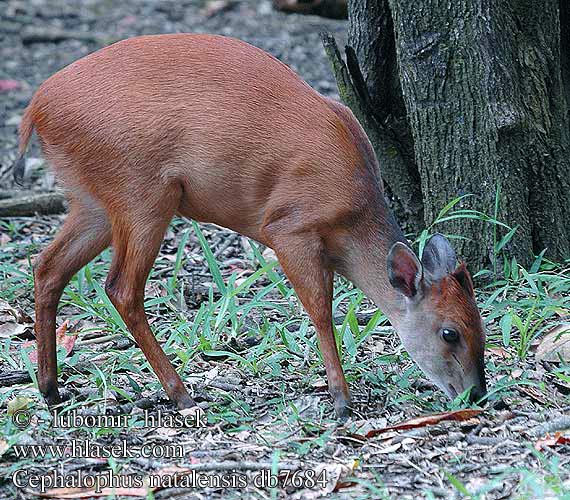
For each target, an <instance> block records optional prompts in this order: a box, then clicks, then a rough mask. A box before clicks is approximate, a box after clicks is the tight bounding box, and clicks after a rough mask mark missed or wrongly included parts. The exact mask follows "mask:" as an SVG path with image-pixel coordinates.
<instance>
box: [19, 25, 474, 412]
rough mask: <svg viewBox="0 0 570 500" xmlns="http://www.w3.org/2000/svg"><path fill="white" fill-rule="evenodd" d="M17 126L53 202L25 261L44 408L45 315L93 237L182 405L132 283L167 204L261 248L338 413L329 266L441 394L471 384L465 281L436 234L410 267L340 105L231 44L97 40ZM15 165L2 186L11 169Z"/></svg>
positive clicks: (162, 225) (121, 305)
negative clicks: (39, 163) (297, 305)
mask: <svg viewBox="0 0 570 500" xmlns="http://www.w3.org/2000/svg"><path fill="white" fill-rule="evenodd" d="M34 128H35V130H36V132H37V134H38V136H39V138H40V141H41V144H42V148H43V152H44V155H45V157H46V159H47V160H48V161H49V163H50V164H51V165H52V167H53V169H54V170H55V172H56V174H57V176H58V178H59V179H60V181H61V182H62V183H63V184H64V185H65V186H66V187H67V189H68V191H69V200H70V212H69V215H68V217H67V220H66V221H65V224H64V225H63V228H62V229H61V231H60V232H59V234H58V235H57V237H56V238H55V240H54V241H53V242H52V243H51V244H50V245H49V246H48V247H47V248H46V249H45V250H44V251H43V252H42V254H41V255H40V257H39V258H38V260H37V262H36V265H35V304H36V305H35V307H36V335H37V341H38V353H39V356H38V382H39V388H40V390H41V392H42V393H43V394H44V395H45V397H46V399H47V401H48V402H49V403H57V402H58V401H59V393H58V389H57V362H56V341H55V326H56V310H57V305H58V302H59V299H60V297H61V294H62V291H63V289H64V287H65V285H66V284H67V283H68V281H69V280H70V278H71V277H72V276H73V275H74V274H75V273H76V272H77V271H78V270H79V269H81V267H82V266H84V265H85V264H86V263H88V262H89V261H90V260H91V259H93V258H94V257H95V256H96V255H97V254H99V253H100V252H101V251H102V250H103V249H104V248H106V247H107V246H109V245H112V247H113V251H114V253H113V262H112V264H111V269H110V272H109V275H108V277H107V282H106V286H105V290H106V292H107V294H108V296H109V298H110V300H111V301H112V303H113V304H114V305H115V307H116V309H117V310H118V311H119V313H120V314H121V316H122V318H123V319H124V321H125V324H126V325H127V327H128V328H129V330H130V332H131V333H132V335H133V337H134V338H135V340H136V342H137V344H138V345H139V347H140V348H141V349H142V351H143V352H144V354H145V356H146V357H147V359H148V361H149V362H150V365H151V366H152V368H153V369H154V371H155V373H156V374H157V376H158V378H159V379H160V381H161V383H162V385H163V386H164V389H165V390H166V392H167V393H168V396H169V397H170V398H171V399H172V400H173V401H175V402H176V403H177V405H178V406H179V407H181V408H182V407H189V406H192V405H193V404H194V403H193V401H192V399H191V398H190V396H189V395H188V393H187V391H186V388H185V387H184V384H183V383H182V381H181V379H180V377H179V376H178V374H177V373H176V371H175V370H174V368H173V366H172V365H171V363H170V361H169V360H168V358H167V357H166V355H165V354H164V352H163V351H162V349H161V347H160V345H159V344H158V342H157V341H156V339H155V337H154V336H153V334H152V332H151V329H150V328H149V325H148V322H147V318H146V316H145V312H144V307H143V299H144V288H145V281H146V279H147V276H148V274H149V272H150V269H151V267H152V265H153V262H154V260H155V258H156V255H157V253H158V251H159V248H160V244H161V242H162V239H163V236H164V233H165V230H166V228H167V226H168V224H169V222H170V220H171V219H172V217H173V216H174V215H175V214H179V215H181V216H184V217H191V218H193V219H196V220H198V221H204V222H212V223H215V224H218V225H220V226H224V227H227V228H231V229H233V230H235V231H238V232H240V233H242V234H244V235H246V236H249V237H250V238H253V239H255V240H257V241H259V242H261V243H263V244H265V245H267V246H269V247H271V248H273V249H274V250H275V252H276V254H277V257H278V258H279V262H280V264H281V266H282V268H283V271H284V272H285V274H286V275H287V277H288V278H289V280H290V282H291V284H292V285H293V287H294V288H295V290H296V292H297V295H298V296H299V299H300V300H301V302H302V304H303V305H304V307H305V309H306V311H307V312H308V314H309V315H310V317H311V318H312V320H313V323H314V325H315V328H316V331H317V335H318V339H319V344H320V349H321V352H322V355H323V359H324V363H325V368H326V373H327V378H328V384H329V390H330V393H331V395H332V397H333V399H334V405H335V409H336V411H337V414H338V415H339V416H342V415H344V414H345V413H346V412H347V406H348V405H349V402H350V396H349V390H348V386H347V384H346V381H345V378H344V374H343V370H342V366H341V363H340V361H339V356H338V353H337V350H336V344H335V338H334V334H333V329H332V314H331V298H332V293H333V273H334V272H335V271H337V272H339V273H340V274H342V275H344V276H346V277H347V278H348V279H350V280H352V281H353V282H354V283H355V284H356V285H357V286H358V287H360V288H361V289H362V290H363V291H364V292H365V293H366V294H367V295H368V296H369V297H370V298H371V299H372V300H373V301H374V302H375V303H376V304H377V305H378V307H379V308H381V309H382V311H384V312H385V313H386V315H387V316H388V318H389V319H390V321H391V322H392V324H393V325H394V327H395V329H396V331H397V332H398V334H399V335H400V338H401V340H402V343H403V345H404V346H405V348H406V349H407V350H408V351H409V353H410V355H411V356H412V358H413V359H414V360H415V361H416V362H417V363H418V364H419V366H420V367H421V368H422V369H423V370H424V371H425V373H426V374H427V375H428V376H429V377H430V378H431V379H432V380H433V381H434V382H435V383H436V384H437V385H438V386H439V387H441V388H442V389H443V390H444V391H445V392H446V393H447V394H448V395H449V396H451V397H453V396H455V395H457V394H458V393H461V392H462V391H464V390H465V389H467V388H469V387H473V388H474V389H473V390H472V391H471V397H472V398H474V399H475V398H479V397H481V396H482V395H483V394H484V393H485V375H484V365H483V351H484V344H485V337H484V333H483V326H482V323H481V317H480V315H479V311H478V309H477V306H476V303H475V299H474V294H473V285H472V282H471V278H470V276H469V273H468V271H467V269H466V268H465V266H464V265H463V264H461V265H459V267H456V259H455V254H454V252H453V250H452V249H451V247H450V245H449V242H448V241H447V240H446V239H445V238H444V237H443V236H440V235H437V236H435V237H433V238H432V239H430V240H429V242H428V243H427V245H426V247H425V252H424V254H423V259H422V262H420V261H419V260H418V258H417V257H416V256H415V255H414V253H413V252H412V250H410V248H409V247H408V246H407V243H406V239H405V238H404V235H403V234H402V231H401V230H400V228H399V227H398V225H397V223H396V222H395V220H394V217H393V216H392V214H391V213H390V210H389V208H388V207H387V205H386V202H385V200H384V194H383V185H382V181H381V179H380V171H379V166H378V162H377V159H376V156H375V154H374V151H373V149H372V147H371V145H370V143H369V141H368V139H367V137H366V135H365V133H364V131H363V130H362V128H361V127H360V125H359V123H358V122H357V120H356V119H355V117H354V116H353V114H352V113H351V111H350V110H349V109H348V108H347V107H345V106H343V105H342V104H339V103H337V102H335V101H333V100H331V99H328V98H326V97H323V96H322V95H320V94H319V93H317V92H316V91H314V90H313V89H312V88H311V87H309V86H308V85H307V84H306V83H305V82H304V81H303V80H301V79H300V78H299V77H298V76H297V75H296V74H295V73H294V72H293V71H291V70H290V69H289V68H288V67H287V66H286V65H285V64H283V63H281V62H279V61H278V60H277V59H275V58H273V57H272V56H270V55H269V54H267V53H265V52H263V51H262V50H260V49H258V48H256V47H253V46H251V45H248V44H246V43H244V42H241V41H239V40H235V39H232V38H226V37H222V36H214V35H190V34H177V35H157V36H142V37H138V38H132V39H129V40H125V41H122V42H119V43H116V44H114V45H111V46H109V47H106V48H104V49H102V50H99V51H97V52H95V53H93V54H91V55H89V56H87V57H84V58H83V59H80V60H79V61H76V62H75V63H73V64H71V65H70V66H68V67H66V68H64V69H63V70H61V71H59V72H58V73H56V74H55V75H54V76H52V77H51V78H49V79H48V80H47V81H46V82H44V83H43V84H42V85H41V86H40V88H39V89H38V91H37V92H36V93H35V95H34V97H33V99H32V101H31V103H30V105H29V106H28V108H27V109H26V111H25V113H24V117H23V120H22V123H21V126H20V135H21V137H20V154H21V155H23V154H24V152H25V149H26V146H27V143H28V141H29V139H30V135H31V133H32V130H33V129H34ZM22 162H23V160H22V157H20V160H19V161H18V163H17V164H16V168H15V175H16V178H18V177H21V174H22Z"/></svg>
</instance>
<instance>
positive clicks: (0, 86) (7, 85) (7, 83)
mask: <svg viewBox="0 0 570 500" xmlns="http://www.w3.org/2000/svg"><path fill="white" fill-rule="evenodd" d="M20 87H21V83H20V82H19V81H18V80H0V92H9V91H10V90H17V89H19V88H20Z"/></svg>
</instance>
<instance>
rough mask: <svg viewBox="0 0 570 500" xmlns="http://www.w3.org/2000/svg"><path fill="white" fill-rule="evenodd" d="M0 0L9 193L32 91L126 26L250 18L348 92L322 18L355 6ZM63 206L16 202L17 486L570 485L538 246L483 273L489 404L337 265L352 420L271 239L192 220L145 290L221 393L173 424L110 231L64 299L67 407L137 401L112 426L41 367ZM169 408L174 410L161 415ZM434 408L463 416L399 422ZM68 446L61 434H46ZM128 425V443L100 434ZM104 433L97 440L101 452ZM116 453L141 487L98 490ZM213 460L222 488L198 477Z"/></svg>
mask: <svg viewBox="0 0 570 500" xmlns="http://www.w3.org/2000/svg"><path fill="white" fill-rule="evenodd" d="M0 8H1V9H2V12H0V44H1V45H0V165H1V168H0V182H1V184H0V186H1V187H0V193H1V192H2V191H3V190H5V191H8V190H10V191H11V190H13V189H15V187H14V186H13V185H12V181H11V173H10V171H9V168H8V165H10V164H11V163H12V161H13V160H14V159H15V156H16V147H17V146H16V145H17V140H16V128H17V124H18V121H19V119H20V117H21V114H22V112H23V109H24V108H25V106H26V104H27V103H28V101H29V99H30V97H31V96H32V94H33V91H34V89H35V88H36V87H37V86H38V85H39V84H40V83H41V82H42V81H43V80H45V79H46V78H47V77H49V76H50V75H51V74H53V73H54V72H56V71H57V70H58V69H60V68H62V67H63V66H65V65H67V64H69V63H70V62H72V61H74V60H75V59H77V58H79V57H81V56H83V55H85V54H87V53H89V52H92V51H93V50H95V49H97V48H99V47H101V46H104V45H106V44H108V43H111V42H112V41H114V40H117V39H121V38H125V37H129V36H133V35H137V34H143V33H144V34H148V33H165V32H184V31H185V32H212V33H221V34H226V35H232V36H236V37H239V38H242V39H244V40H246V41H249V42H252V43H254V44H255V45H258V46H259V47H261V48H263V49H265V50H267V51H269V52H270V53H272V54H273V55H275V56H277V57H278V58H280V59H281V60H283V61H284V62H285V63H287V64H289V65H290V66H291V67H292V68H293V69H295V70H296V71H297V72H298V73H299V74H300V75H301V76H302V77H303V78H304V79H306V80H307V81H308V82H309V83H310V84H311V85H312V86H313V87H315V88H316V89H317V90H319V91H321V92H322V93H324V94H326V95H330V96H333V97H336V87H335V84H334V81H333V77H332V75H331V72H330V71H329V67H328V64H327V61H326V59H325V56H324V52H323V50H322V48H321V45H320V39H319V32H320V31H321V30H327V31H331V32H332V33H334V34H335V36H336V37H337V39H338V40H339V42H340V44H342V42H343V41H344V40H345V38H346V33H345V32H346V28H347V24H346V22H345V21H333V20H327V19H322V18H317V17H311V16H305V17H304V16H296V15H285V14H282V13H278V12H275V11H274V10H273V9H272V8H271V3H270V2H268V1H258V2H256V1H221V2H219V1H217V2H213V1H210V2H206V1H176V2H174V1H172V2H171V1H158V0H152V1H151V0H143V1H140V0H123V1H122V2H113V1H110V0H107V1H102V0H88V1H84V0H34V1H30V0H8V1H6V0H5V1H0ZM26 170H27V177H26V186H25V188H21V193H22V194H24V193H25V192H27V191H29V190H34V191H51V190H53V189H54V181H53V178H52V177H51V176H50V174H49V173H48V172H47V170H46V168H45V165H44V164H43V161H42V160H41V157H40V155H39V149H38V146H37V144H35V143H34V145H33V146H32V148H31V150H30V152H29V154H28V160H27V169H26ZM62 220H63V216H58V215H52V216H41V217H40V216H36V217H12V218H5V219H0V409H1V410H0V428H1V429H2V433H1V434H0V457H1V460H0V499H4V498H6V499H8V498H10V499H11V498H36V493H37V491H38V488H39V487H41V486H42V484H41V483H39V484H38V482H40V481H43V486H44V492H43V493H42V496H43V497H46V498H58V499H59V498H61V499H62V498H95V497H97V496H99V497H100V496H101V495H103V496H105V497H109V498H136V497H137V496H138V497H142V498H156V499H161V498H165V499H166V498H180V499H182V498H258V499H266V498H272V499H273V498H299V499H311V498H320V497H325V496H326V497H327V498H339V499H340V498H370V499H378V498H410V499H413V498H439V497H442V498H461V497H470V498H485V499H499V498H570V444H569V443H570V435H569V433H568V429H569V428H570V417H569V416H568V415H569V413H570V365H569V364H568V359H569V357H570V355H569V354H568V342H566V345H563V344H562V345H561V342H560V340H558V341H556V340H553V337H555V336H556V332H559V333H560V332H563V331H564V330H565V329H568V321H569V317H570V310H569V303H570V277H569V265H568V263H566V264H565V266H557V265H554V264H552V263H549V262H548V261H547V260H546V259H537V261H536V262H535V265H533V267H532V268H530V269H527V270H525V269H522V268H521V267H520V266H518V265H517V264H516V262H505V263H504V266H503V268H502V269H501V270H500V273H495V278H494V279H493V282H492V283H491V284H489V285H487V286H485V287H482V288H480V289H479V290H478V292H477V297H478V302H479V305H480V307H481V311H482V314H483V317H484V319H485V323H486V327H487V330H488V339H487V340H488V345H487V350H486V359H487V370H488V378H489V380H488V385H489V388H490V394H489V398H488V399H489V401H488V402H487V403H486V404H485V406H483V407H481V408H479V407H477V406H469V405H467V404H466V403H465V402H464V401H463V400H462V399H461V397H458V398H456V400H454V401H452V402H450V401H448V400H447V399H446V398H445V396H444V395H443V394H442V393H441V392H440V391H439V390H437V389H436V388H434V387H433V386H432V385H431V384H430V383H429V382H428V381H427V380H426V378H425V377H424V376H423V375H422V373H421V372H420V371H419V369H418V368H417V367H416V366H415V365H414V364H413V363H412V362H411V360H410V359H409V357H408V356H407V354H406V353H405V351H404V350H403V349H402V348H401V346H400V344H399V342H398V340H397V337H396V335H395V333H394V332H393V330H392V328H391V327H390V326H389V325H388V324H387V322H386V319H385V317H384V316H383V315H382V313H381V312H379V311H377V310H376V309H375V308H374V307H373V306H372V304H371V303H370V302H369V301H368V300H367V299H366V298H364V297H363V295H362V293H361V292H359V291H358V290H357V289H354V288H353V287H352V286H351V285H350V284H349V283H347V282H346V281H344V280H342V279H338V280H337V282H336V287H335V295H334V317H335V323H336V330H337V335H338V339H339V342H340V343H341V344H342V362H343V366H344V370H345V373H346V374H347V378H348V380H349V384H350V386H351V390H352V393H353V397H354V404H353V410H354V412H353V416H352V417H351V418H350V419H349V420H348V421H347V422H344V423H341V422H338V421H337V420H336V419H335V417H334V412H333V408H332V405H331V401H330V398H329V396H328V394H327V391H326V381H325V374H324V368H323V364H322V360H321V357H320V354H319V352H318V349H317V342H316V337H315V333H314V329H313V327H312V325H311V323H310V322H309V320H308V318H307V315H306V314H305V313H304V311H303V310H302V308H301V306H300V304H299V302H298V299H297V297H296V295H295V293H294V292H293V290H292V289H291V287H290V285H289V283H288V281H287V280H286V279H285V278H284V277H283V275H282V273H281V271H280V269H279V267H278V266H277V265H276V263H274V262H273V261H272V256H271V253H270V252H264V253H263V248H258V247H257V245H255V243H251V242H249V241H247V240H246V239H244V238H241V237H240V236H239V235H236V234H235V233H232V232H230V231H226V230H223V229H220V228H217V227H214V226H211V225H199V226H198V225H192V224H191V223H190V222H189V221H184V220H180V219H176V220H175V221H173V223H172V224H171V227H170V228H169V230H168V232H167V235H166V238H165V240H164V244H163V246H162V250H161V253H160V256H159V257H158V259H157V261H156V264H155V266H154V269H153V271H152V274H151V277H150V279H149V282H148V284H147V294H146V304H145V306H146V311H147V313H148V316H149V321H150V323H151V326H152V328H153V330H154V331H155V333H156V336H157V338H158V339H159V340H160V342H161V344H162V345H163V347H164V350H165V351H166V352H167V354H168V355H169V357H170V358H171V360H172V361H173V363H174V364H175V366H176V368H177V370H178V372H179V373H180V374H181V376H182V379H183V380H184V381H185V382H186V384H187V386H191V387H192V390H193V394H194V398H195V400H196V401H198V402H199V404H200V406H201V408H202V409H203V412H204V418H205V420H204V422H202V424H203V425H199V426H197V427H191V426H190V427H188V426H184V427H182V428H177V425H175V422H174V421H173V420H172V419H173V418H174V416H178V417H179V416H180V413H179V412H178V411H177V410H176V409H175V408H174V407H173V405H172V404H171V403H169V402H168V401H167V400H166V399H165V394H164V392H163V390H162V388H161V386H160V384H159V382H158V381H157V379H156V377H155V376H154V374H153V373H152V371H151V369H150V367H149V365H148V363H147V362H146V361H145V359H144V357H143V355H142V353H141V351H140V350H139V349H138V348H137V347H136V346H135V345H134V342H133V341H132V339H131V337H130V334H128V333H127V332H126V331H125V328H124V325H123V323H122V320H121V319H120V317H119V316H118V314H117V312H116V311H115V309H114V308H113V306H112V305H111V304H110V302H109V300H108V299H107V297H106V295H105V293H104V292H103V284H104V279H105V276H106V272H107V270H108V268H109V263H110V256H111V252H110V250H107V251H105V252H104V253H103V254H102V255H101V256H99V257H98V258H97V259H96V260H94V261H93V262H92V263H91V264H89V265H88V266H87V267H86V268H84V269H83V270H82V271H81V272H79V273H78V274H77V276H76V277H74V278H73V280H72V282H71V284H70V285H69V286H68V287H67V289H66V291H65V294H64V297H63V300H62V303H61V307H60V309H59V313H58V326H59V340H58V342H59V365H60V376H59V380H60V383H61V385H62V393H64V395H65V396H66V398H67V401H66V402H65V403H64V404H63V405H62V407H61V409H60V411H61V415H63V416H64V417H66V418H68V419H69V418H70V417H71V416H72V415H76V416H78V417H80V418H81V417H82V418H84V419H85V418H86V417H92V418H94V417H95V416H96V415H104V414H115V415H117V414H123V415H128V416H129V418H128V422H125V423H124V424H122V425H119V426H117V427H115V428H113V427H112V426H111V425H109V422H107V423H106V425H103V423H101V422H93V421H83V422H79V421H77V422H70V421H69V420H66V421H64V422H62V424H63V425H61V426H59V427H58V426H56V425H54V422H53V420H52V419H51V416H50V413H49V412H48V410H47V407H46V406H45V404H44V402H43V400H42V399H41V398H40V397H39V393H38V391H37V390H36V386H35V382H36V380H35V371H34V358H35V354H36V353H35V345H34V336H33V317H34V314H33V277H32V263H33V261H34V259H35V257H36V255H37V254H38V253H39V251H40V250H41V249H42V248H44V247H45V246H46V245H47V244H48V243H49V242H50V241H51V240H52V239H53V237H54V235H55V233H56V231H57V229H58V227H59V226H60V225H61V222H62ZM515 237H516V235H515ZM564 360H565V361H564ZM466 408H467V409H468V411H460V410H464V409H466ZM159 411H160V412H161V414H162V417H163V421H162V422H159V423H158V424H159V425H150V424H152V422H149V418H150V417H154V418H156V417H157V416H158V412H159ZM436 413H443V414H444V415H443V416H444V417H446V418H447V420H446V419H443V420H442V421H439V420H441V419H435V418H434V419H427V420H420V421H417V420H416V421H413V422H412V423H411V425H405V426H402V427H400V428H395V429H394V428H389V427H390V426H395V425H397V424H400V423H401V422H405V421H408V420H410V419H413V418H416V417H424V416H427V415H432V414H436ZM28 416H29V417H30V418H31V421H30V422H29V423H28V422H27V421H26V418H27V417H28ZM169 418H170V419H171V420H170V421H169V420H168V419H169ZM155 423H156V422H155ZM17 424H19V425H17ZM51 444H57V445H58V446H59V447H58V448H52V449H48V448H46V447H47V446H48V445H51ZM32 445H39V447H36V448H32V447H31V446H32ZM114 445H116V446H119V448H118V452H117V453H116V455H117V456H115V457H107V458H101V455H102V454H103V453H96V452H97V450H98V451H99V452H101V450H110V449H111V448H110V447H112V446H114ZM87 446H88V447H90V450H91V451H93V450H95V451H94V453H93V455H94V456H92V455H91V456H88V457H85V455H86V453H85V447H87ZM80 447H82V448H81V449H80ZM82 450H83V451H82ZM44 452H45V455H43V456H42V454H43V453H44ZM60 453H61V455H60ZM80 455H81V456H80ZM128 455H132V456H128ZM147 455H151V456H147ZM109 471H111V472H109ZM232 471H234V472H232ZM111 473H112V474H113V480H114V481H118V480H119V479H121V481H123V482H124V484H121V486H123V488H118V489H116V490H114V491H113V490H112V489H105V488H103V491H102V493H97V492H96V489H97V488H96V487H95V485H89V481H92V480H93V481H95V480H97V481H100V482H101V485H102V486H105V484H104V478H105V477H107V478H108V477H109V476H108V474H111ZM73 474H75V475H77V474H83V476H84V482H83V485H86V486H87V487H86V488H84V489H81V490H77V489H75V488H74V485H73V484H70V483H65V484H61V478H68V477H70V475H71V476H73ZM105 474H107V476H105ZM197 474H201V476H200V477H201V478H202V479H203V480H208V481H209V483H208V484H209V485H210V486H209V487H205V488H204V487H203V488H196V487H194V488H193V487H191V486H192V485H193V484H195V483H192V481H196V480H197V477H198V476H197ZM75 477H77V476H75ZM57 478H59V481H56V483H53V481H54V480H55V479H57ZM93 478H97V479H93ZM127 478H128V479H127ZM141 478H144V481H145V483H144V484H138V481H139V480H141ZM222 480H223V481H226V483H225V484H223V485H216V482H218V481H222ZM273 480H278V483H277V484H276V485H275V484H272V481H273ZM34 481H35V483H34ZM149 481H154V483H153V484H152V485H149ZM232 481H233V482H234V484H233V485H232ZM242 481H243V482H247V486H246V487H243V483H242ZM16 485H19V486H22V487H19V488H18V487H17V486H16ZM117 485H118V483H116V482H115V486H117ZM230 486H234V487H230ZM56 487H57V488H56Z"/></svg>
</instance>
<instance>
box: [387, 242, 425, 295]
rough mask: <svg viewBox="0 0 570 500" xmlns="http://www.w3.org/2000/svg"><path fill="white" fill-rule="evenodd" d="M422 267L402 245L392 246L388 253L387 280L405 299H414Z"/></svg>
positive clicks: (420, 278) (395, 244)
mask: <svg viewBox="0 0 570 500" xmlns="http://www.w3.org/2000/svg"><path fill="white" fill-rule="evenodd" d="M422 275H423V271H422V265H421V263H420V261H419V260H418V258H417V257H416V254H414V252H412V250H411V249H410V247H408V246H407V245H405V244H404V243H401V242H397V243H394V245H392V248H391V249H390V252H389V253H388V279H389V280H390V284H391V285H392V286H393V287H394V288H395V289H396V290H398V291H400V292H401V293H403V294H404V295H405V296H406V297H409V298H412V297H415V296H416V295H417V293H418V291H419V287H420V281H421V280H422Z"/></svg>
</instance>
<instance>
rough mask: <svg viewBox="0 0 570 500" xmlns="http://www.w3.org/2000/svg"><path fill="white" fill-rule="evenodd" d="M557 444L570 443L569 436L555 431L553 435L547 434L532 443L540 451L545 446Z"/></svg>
mask: <svg viewBox="0 0 570 500" xmlns="http://www.w3.org/2000/svg"><path fill="white" fill-rule="evenodd" d="M557 444H570V436H565V435H563V434H562V433H561V432H555V433H554V436H551V435H550V434H547V435H546V436H544V437H543V438H540V439H539V440H538V441H537V442H536V443H535V444H534V448H535V449H536V450H538V451H540V450H542V449H543V448H544V447H546V446H556V445H557Z"/></svg>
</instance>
